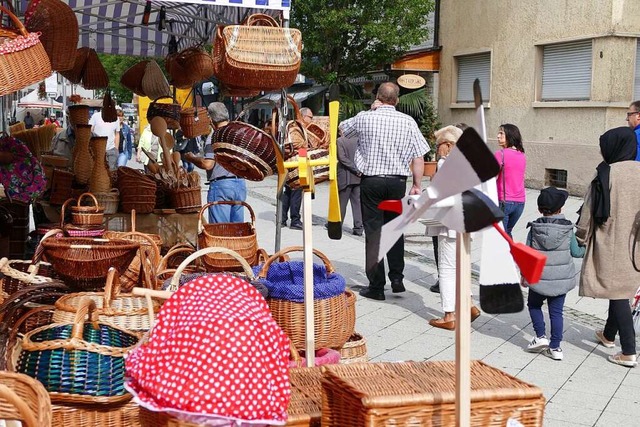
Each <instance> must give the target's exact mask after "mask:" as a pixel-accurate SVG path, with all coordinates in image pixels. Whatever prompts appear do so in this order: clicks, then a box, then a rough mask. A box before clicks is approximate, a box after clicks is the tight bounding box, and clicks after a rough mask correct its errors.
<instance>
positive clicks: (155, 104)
mask: <svg viewBox="0 0 640 427" xmlns="http://www.w3.org/2000/svg"><path fill="white" fill-rule="evenodd" d="M167 98H168V99H171V100H172V101H173V102H171V103H165V102H159V101H160V100H162V99H167ZM181 109H182V106H181V105H180V104H178V103H177V102H176V101H175V100H174V99H173V98H172V97H170V96H161V97H158V98H155V99H154V100H153V101H151V103H150V104H149V109H148V110H147V120H149V121H151V119H153V118H154V117H162V118H163V119H164V120H165V121H166V122H167V129H180V110H181Z"/></svg>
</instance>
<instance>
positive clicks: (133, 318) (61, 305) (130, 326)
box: [53, 268, 160, 336]
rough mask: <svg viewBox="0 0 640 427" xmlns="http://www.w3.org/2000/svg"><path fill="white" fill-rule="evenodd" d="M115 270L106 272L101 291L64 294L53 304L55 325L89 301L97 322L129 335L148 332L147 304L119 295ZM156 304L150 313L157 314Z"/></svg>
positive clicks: (68, 321)
mask: <svg viewBox="0 0 640 427" xmlns="http://www.w3.org/2000/svg"><path fill="white" fill-rule="evenodd" d="M116 273H117V272H116V270H115V269H113V268H112V269H110V270H109V274H108V275H107V283H106V286H105V288H104V292H80V293H74V294H68V295H65V296H63V297H62V298H60V299H59V300H58V301H56V303H55V307H56V311H55V312H54V313H53V321H54V322H55V323H70V322H73V319H74V317H75V315H76V312H77V311H78V308H79V307H80V305H81V303H82V301H83V300H84V299H87V298H88V299H91V300H93V301H94V302H95V304H96V313H97V315H98V320H99V321H101V322H105V323H109V324H112V325H115V326H118V327H120V328H122V329H124V330H126V331H129V332H130V333H132V334H134V335H137V336H141V335H142V333H144V332H146V331H148V330H149V329H151V324H150V323H149V316H148V311H149V307H148V306H147V301H146V300H145V299H144V298H141V297H137V296H134V295H133V294H127V293H121V289H120V280H119V279H118V275H117V274H116ZM159 310H160V304H159V303H154V304H153V311H154V313H157V312H158V311H159Z"/></svg>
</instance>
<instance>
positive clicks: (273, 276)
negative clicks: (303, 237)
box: [253, 261, 346, 302]
mask: <svg viewBox="0 0 640 427" xmlns="http://www.w3.org/2000/svg"><path fill="white" fill-rule="evenodd" d="M261 268H262V265H259V266H255V267H253V271H254V274H256V275H258V273H260V269H261ZM262 283H264V285H265V286H266V287H267V289H269V298H273V299H281V300H286V301H293V302H304V263H303V262H302V261H285V262H278V263H273V264H271V265H270V266H269V271H268V272H267V277H266V279H263V280H262ZM345 284H346V281H345V279H344V277H342V276H341V275H340V274H338V273H331V274H329V275H327V269H326V268H325V266H324V264H315V263H314V264H313V299H326V298H331V297H335V296H337V295H340V294H342V293H343V292H344V290H345Z"/></svg>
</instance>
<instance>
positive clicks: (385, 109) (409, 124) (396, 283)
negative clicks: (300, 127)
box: [340, 82, 430, 300]
mask: <svg viewBox="0 0 640 427" xmlns="http://www.w3.org/2000/svg"><path fill="white" fill-rule="evenodd" d="M399 92H400V89H399V88H398V86H397V85H396V84H395V83H390V82H387V83H383V84H381V85H380V88H379V89H378V96H377V99H376V101H375V102H374V104H373V105H372V106H371V110H370V111H364V112H361V113H359V114H358V115H357V116H355V117H352V118H351V119H348V120H345V121H344V122H342V123H341V124H340V130H341V131H342V136H344V137H346V138H350V137H354V136H355V137H358V147H357V149H356V154H355V163H356V167H357V168H358V170H359V171H360V172H361V174H362V181H361V183H360V197H361V200H360V201H361V206H362V219H363V223H364V231H365V236H366V237H365V246H366V254H365V259H366V261H365V262H366V265H367V266H369V265H373V264H374V263H375V260H376V258H377V254H378V247H379V244H380V231H381V229H382V226H383V225H384V224H385V223H387V222H389V221H391V220H393V219H394V218H395V217H396V216H397V214H395V213H391V212H383V211H381V210H379V209H378V204H379V203H380V202H381V201H383V200H397V199H402V198H403V197H404V196H405V192H406V185H407V177H408V176H410V175H413V185H412V186H411V190H409V194H420V193H422V186H421V185H420V182H421V181H422V173H423V169H424V160H423V156H424V155H425V154H426V153H427V152H429V150H430V147H429V144H428V143H427V141H426V140H425V138H424V136H422V134H421V133H420V129H418V125H417V124H416V122H415V121H414V120H413V118H411V117H410V116H408V115H406V114H403V113H401V112H399V111H396V108H395V106H396V104H397V103H398V94H399ZM410 165H411V166H412V167H411V168H410V167H409V166H410ZM412 171H413V172H412ZM387 262H388V264H389V280H390V281H391V290H392V291H393V292H394V293H399V292H404V291H405V288H404V284H403V283H402V279H403V278H404V274H403V271H404V236H403V237H401V238H400V239H398V241H397V242H396V244H395V245H393V247H392V248H391V250H390V251H389V253H387ZM367 278H368V279H369V288H368V289H363V290H362V291H360V295H362V296H364V297H366V298H371V299H376V300H384V299H385V296H384V287H385V272H384V260H383V261H381V262H379V263H377V264H376V265H375V267H374V268H370V269H367Z"/></svg>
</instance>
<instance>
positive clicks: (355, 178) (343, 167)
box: [337, 137, 363, 236]
mask: <svg viewBox="0 0 640 427" xmlns="http://www.w3.org/2000/svg"><path fill="white" fill-rule="evenodd" d="M337 146H338V192H339V196H340V215H341V217H342V222H344V218H345V215H346V213H347V204H348V203H349V202H351V214H352V215H353V234H355V235H356V236H362V234H363V228H362V209H361V207H360V177H361V176H362V174H361V173H360V171H359V170H358V169H357V168H356V163H355V161H354V157H355V154H356V147H357V146H358V138H357V137H352V138H345V137H340V138H338V141H337Z"/></svg>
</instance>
